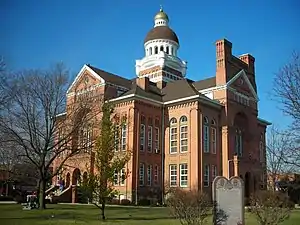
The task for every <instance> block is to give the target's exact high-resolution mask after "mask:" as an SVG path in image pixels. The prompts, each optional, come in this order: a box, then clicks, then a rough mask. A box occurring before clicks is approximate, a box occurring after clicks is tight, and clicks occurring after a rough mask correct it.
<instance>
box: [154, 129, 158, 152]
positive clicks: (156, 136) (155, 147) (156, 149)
mask: <svg viewBox="0 0 300 225" xmlns="http://www.w3.org/2000/svg"><path fill="white" fill-rule="evenodd" d="M154 150H155V153H159V128H158V127H155V139H154Z"/></svg>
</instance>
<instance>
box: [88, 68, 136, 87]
mask: <svg viewBox="0 0 300 225" xmlns="http://www.w3.org/2000/svg"><path fill="white" fill-rule="evenodd" d="M88 67H90V68H91V69H92V70H93V71H94V72H95V73H97V74H98V75H99V76H100V77H102V78H103V79H104V80H105V81H106V82H109V83H112V84H115V85H119V86H122V87H125V88H128V89H129V88H130V87H131V83H132V81H131V80H128V79H126V78H124V77H120V76H118V75H115V74H112V73H109V72H106V71H104V70H100V69H98V68H96V67H93V66H91V65H88Z"/></svg>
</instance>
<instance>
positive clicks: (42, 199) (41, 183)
mask: <svg viewBox="0 0 300 225" xmlns="http://www.w3.org/2000/svg"><path fill="white" fill-rule="evenodd" d="M45 191H46V181H45V180H44V179H41V180H40V181H39V193H38V195H39V196H38V200H39V209H46V204H45Z"/></svg>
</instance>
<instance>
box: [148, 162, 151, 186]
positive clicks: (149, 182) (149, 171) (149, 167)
mask: <svg viewBox="0 0 300 225" xmlns="http://www.w3.org/2000/svg"><path fill="white" fill-rule="evenodd" d="M151 183H152V165H148V166H147V185H148V186H151Z"/></svg>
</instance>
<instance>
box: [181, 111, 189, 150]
mask: <svg viewBox="0 0 300 225" xmlns="http://www.w3.org/2000/svg"><path fill="white" fill-rule="evenodd" d="M187 151H188V125H187V117H186V116H182V117H181V118H180V152H187Z"/></svg>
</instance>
